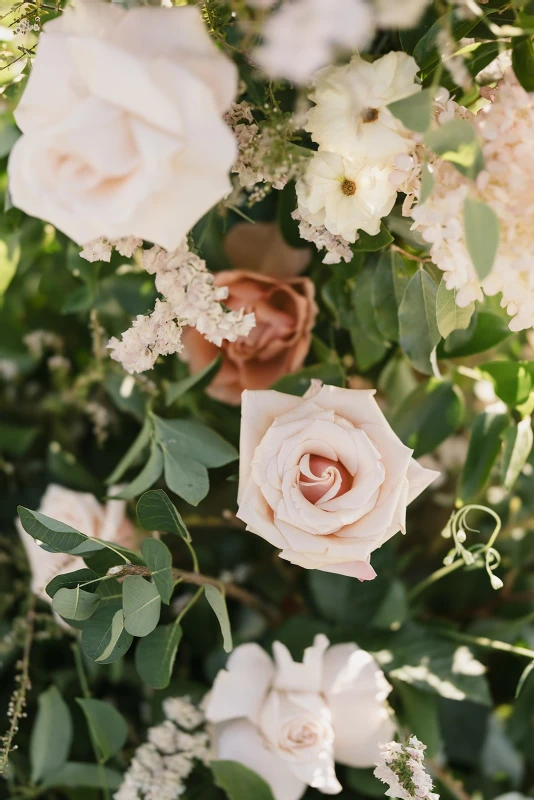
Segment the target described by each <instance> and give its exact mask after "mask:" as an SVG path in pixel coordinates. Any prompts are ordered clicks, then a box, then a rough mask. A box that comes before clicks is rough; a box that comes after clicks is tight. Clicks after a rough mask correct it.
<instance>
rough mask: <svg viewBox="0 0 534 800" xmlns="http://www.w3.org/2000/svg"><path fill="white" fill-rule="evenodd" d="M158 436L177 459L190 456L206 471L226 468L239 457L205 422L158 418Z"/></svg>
mask: <svg viewBox="0 0 534 800" xmlns="http://www.w3.org/2000/svg"><path fill="white" fill-rule="evenodd" d="M154 420H155V424H156V435H157V437H158V439H159V440H160V442H161V443H162V444H164V445H165V447H166V448H167V449H168V450H170V451H171V453H172V454H173V456H174V458H178V457H179V456H180V457H181V456H186V457H187V458H190V459H192V460H193V461H198V462H199V463H200V464H202V465H203V466H205V467H208V468H211V467H223V466H224V465H225V464H230V463H231V462H232V461H235V460H236V458H238V457H239V453H238V452H237V450H236V449H235V447H234V446H233V445H231V444H230V443H229V442H227V441H226V439H223V437H222V436H219V434H218V433H216V432H215V431H212V430H211V428H208V427H207V426H206V425H203V424H202V423H201V422H197V421H196V420H190V419H161V417H154Z"/></svg>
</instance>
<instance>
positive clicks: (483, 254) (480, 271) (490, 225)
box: [464, 197, 499, 280]
mask: <svg viewBox="0 0 534 800" xmlns="http://www.w3.org/2000/svg"><path fill="white" fill-rule="evenodd" d="M464 231H465V242H466V245H467V249H468V251H469V255H470V256H471V261H472V262H473V266H474V267H475V269H476V271H477V275H478V277H479V278H480V280H483V279H484V278H486V277H487V276H488V275H489V273H490V272H491V269H492V267H493V262H494V261H495V256H496V255H497V250H498V248H499V220H498V217H497V214H496V213H495V211H494V210H493V209H492V208H491V207H490V206H489V205H488V204H487V203H484V202H483V201H482V200H475V199H473V198H472V197H466V198H465V200H464Z"/></svg>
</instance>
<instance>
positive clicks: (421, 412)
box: [391, 378, 465, 458]
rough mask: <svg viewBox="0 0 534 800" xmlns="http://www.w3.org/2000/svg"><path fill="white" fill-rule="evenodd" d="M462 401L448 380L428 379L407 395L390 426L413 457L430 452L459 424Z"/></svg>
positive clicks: (462, 413)
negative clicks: (411, 450)
mask: <svg viewBox="0 0 534 800" xmlns="http://www.w3.org/2000/svg"><path fill="white" fill-rule="evenodd" d="M464 410H465V409H464V400H463V396H462V394H461V392H460V390H459V389H458V388H457V387H456V386H453V385H452V384H451V383H449V382H448V381H440V380H437V379H436V378H430V380H428V381H427V382H426V383H422V384H419V386H417V388H416V389H414V391H413V392H412V393H411V394H410V395H408V397H407V398H406V399H405V400H404V402H403V403H402V405H401V406H400V408H399V409H398V410H397V412H396V413H395V415H394V416H393V418H392V420H391V426H392V428H393V430H394V431H395V433H396V434H397V436H399V438H400V439H402V441H403V442H404V444H405V445H407V446H408V447H411V448H412V449H413V451H414V458H419V457H420V456H422V455H424V454H425V453H431V452H432V451H433V450H435V449H436V447H437V446H438V445H439V444H441V442H443V441H445V439H447V438H448V437H449V436H451V435H452V434H453V433H454V432H455V431H456V430H457V429H458V428H459V427H460V425H461V424H462V422H463V417H464Z"/></svg>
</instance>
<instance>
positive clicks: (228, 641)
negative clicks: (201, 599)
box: [204, 583, 234, 653]
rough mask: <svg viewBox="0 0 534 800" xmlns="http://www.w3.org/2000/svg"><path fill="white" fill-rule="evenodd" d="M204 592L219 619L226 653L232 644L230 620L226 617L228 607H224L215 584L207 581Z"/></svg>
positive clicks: (222, 598) (223, 599) (229, 650)
mask: <svg viewBox="0 0 534 800" xmlns="http://www.w3.org/2000/svg"><path fill="white" fill-rule="evenodd" d="M204 592H205V594H206V600H207V601H208V603H209V604H210V606H211V607H212V609H213V611H214V613H215V616H216V617H217V619H218V620H219V626H220V628H221V633H222V636H223V647H224V650H225V652H226V653H230V652H231V650H232V648H233V646H234V645H233V643H232V630H231V628H230V620H229V619H228V609H227V608H226V600H225V598H224V595H223V593H222V592H221V591H220V590H219V589H217V587H216V586H212V585H211V584H209V583H207V584H206V585H205V586H204Z"/></svg>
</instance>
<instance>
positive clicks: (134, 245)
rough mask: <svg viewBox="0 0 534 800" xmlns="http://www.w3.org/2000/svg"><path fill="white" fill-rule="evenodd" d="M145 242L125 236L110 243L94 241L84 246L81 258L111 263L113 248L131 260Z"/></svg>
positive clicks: (102, 240)
mask: <svg viewBox="0 0 534 800" xmlns="http://www.w3.org/2000/svg"><path fill="white" fill-rule="evenodd" d="M142 245H143V240H142V239H138V238H137V237H135V236H124V237H123V238H122V239H114V240H112V241H108V240H107V239H94V240H93V241H92V242H89V243H88V244H86V245H84V248H83V250H82V251H81V253H80V256H81V258H85V260H86V261H108V262H109V261H111V253H112V250H113V248H115V250H116V251H117V252H118V253H120V255H121V256H124V257H125V258H131V257H132V256H133V254H134V253H135V251H136V250H137V249H138V248H139V247H142Z"/></svg>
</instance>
